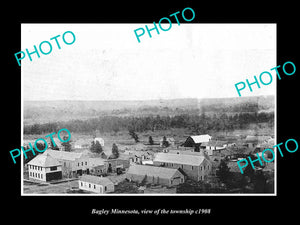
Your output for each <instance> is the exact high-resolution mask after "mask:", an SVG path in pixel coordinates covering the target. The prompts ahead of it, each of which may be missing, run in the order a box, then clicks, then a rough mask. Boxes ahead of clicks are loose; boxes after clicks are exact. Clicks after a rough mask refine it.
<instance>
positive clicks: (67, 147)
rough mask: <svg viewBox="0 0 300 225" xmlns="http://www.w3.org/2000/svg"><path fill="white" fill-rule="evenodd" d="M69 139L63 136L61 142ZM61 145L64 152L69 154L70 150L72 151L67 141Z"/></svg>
mask: <svg viewBox="0 0 300 225" xmlns="http://www.w3.org/2000/svg"><path fill="white" fill-rule="evenodd" d="M68 138H69V137H67V136H64V137H63V140H67V139H68ZM61 145H62V146H63V147H64V151H66V152H71V150H72V145H71V143H70V142H69V141H68V142H63V143H61Z"/></svg>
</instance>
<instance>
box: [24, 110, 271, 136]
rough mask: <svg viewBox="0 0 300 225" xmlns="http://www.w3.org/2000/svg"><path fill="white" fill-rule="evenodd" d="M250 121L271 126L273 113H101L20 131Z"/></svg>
mask: <svg viewBox="0 0 300 225" xmlns="http://www.w3.org/2000/svg"><path fill="white" fill-rule="evenodd" d="M251 123H267V124H268V126H269V127H273V126H274V113H273V112H272V113H265V112H261V113H256V112H255V113H237V114H235V115H227V114H226V113H221V114H213V115H211V114H210V115H206V114H205V113H202V114H200V115H189V114H182V115H176V116H159V115H157V116H144V117H134V116H126V117H118V116H101V117H99V118H93V119H87V120H70V121H67V122H63V121H61V122H53V123H52V122H49V123H44V124H33V125H25V126H24V134H43V133H51V132H57V131H58V130H59V129H61V128H67V129H68V130H70V131H72V132H94V131H96V130H98V131H100V132H118V131H123V130H129V131H135V132H143V131H150V130H151V131H156V130H167V129H170V128H188V129H190V130H191V131H193V132H198V133H205V132H207V131H230V130H234V129H243V128H247V127H248V125H249V124H251Z"/></svg>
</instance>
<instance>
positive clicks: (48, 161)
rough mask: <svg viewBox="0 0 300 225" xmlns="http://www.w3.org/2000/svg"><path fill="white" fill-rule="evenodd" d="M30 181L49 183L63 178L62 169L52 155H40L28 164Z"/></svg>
mask: <svg viewBox="0 0 300 225" xmlns="http://www.w3.org/2000/svg"><path fill="white" fill-rule="evenodd" d="M27 167H28V173H29V179H34V180H39V181H43V182H48V181H51V180H59V179H61V178H62V167H61V164H60V162H59V161H58V160H56V159H55V158H53V157H51V156H50V154H47V153H46V154H39V155H37V156H36V157H35V158H33V159H32V160H30V161H29V162H28V163H27Z"/></svg>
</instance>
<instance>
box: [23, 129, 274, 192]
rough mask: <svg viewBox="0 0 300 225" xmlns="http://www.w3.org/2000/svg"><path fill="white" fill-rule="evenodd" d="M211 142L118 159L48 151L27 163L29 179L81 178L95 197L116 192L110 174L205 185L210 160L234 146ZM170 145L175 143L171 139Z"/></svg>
mask: <svg viewBox="0 0 300 225" xmlns="http://www.w3.org/2000/svg"><path fill="white" fill-rule="evenodd" d="M211 139H212V137H211V136H210V135H207V134H205V135H198V136H189V137H188V138H187V139H186V141H185V142H184V143H183V144H181V146H176V147H175V144H174V143H175V142H174V143H172V144H171V147H170V148H167V149H164V150H163V151H162V152H157V153H153V152H150V151H137V150H125V151H122V152H121V153H120V154H119V157H118V158H115V159H110V158H106V157H103V158H102V157H97V158H95V157H91V156H90V155H89V154H88V151H83V152H81V153H77V152H66V151H58V150H50V149H48V150H46V151H45V152H44V153H43V154H39V155H37V156H36V157H35V158H33V159H32V160H31V161H29V162H28V163H27V168H28V174H29V179H33V180H36V181H40V182H49V181H52V180H59V179H64V178H72V177H79V179H78V186H79V189H82V190H84V191H88V192H94V193H109V192H114V183H113V182H112V181H111V180H110V179H109V178H108V177H106V176H105V175H106V174H109V173H116V174H117V175H116V176H118V174H120V173H123V172H125V177H126V178H127V179H128V180H129V181H134V182H139V183H140V182H143V183H145V184H147V183H148V184H158V185H162V186H167V187H173V186H176V185H179V184H182V183H184V182H185V180H186V178H189V179H192V180H195V181H205V180H207V178H208V177H210V176H211V175H212V174H213V173H214V170H213V162H212V160H211V158H210V157H211V156H213V155H215V154H217V153H220V152H222V151H223V150H225V149H226V148H228V147H232V145H234V144H228V143H226V142H224V141H217V140H211ZM271 139H272V138H271V137H270V138H263V141H262V140H257V139H255V138H254V139H251V137H250V136H249V137H248V138H246V140H247V141H246V144H248V143H250V144H253V143H254V144H253V145H255V144H256V147H259V148H262V147H264V146H266V145H268V143H269V142H270V141H272V140H271ZM97 140H98V141H99V139H97ZM100 141H101V140H100ZM170 141H172V142H173V140H172V139H170ZM255 141H256V142H255ZM273 141H274V140H273ZM101 143H102V142H101ZM102 144H103V145H104V143H102Z"/></svg>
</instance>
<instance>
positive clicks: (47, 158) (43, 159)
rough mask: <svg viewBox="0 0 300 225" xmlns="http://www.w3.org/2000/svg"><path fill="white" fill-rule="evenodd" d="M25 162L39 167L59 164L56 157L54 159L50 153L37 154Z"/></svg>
mask: <svg viewBox="0 0 300 225" xmlns="http://www.w3.org/2000/svg"><path fill="white" fill-rule="evenodd" d="M27 164H28V165H33V166H41V167H52V166H61V164H60V163H59V162H58V161H57V160H56V159H54V158H53V157H52V156H51V155H49V154H47V153H46V154H39V155H37V156H36V157H34V158H33V159H32V160H30V161H29V162H28V163H27Z"/></svg>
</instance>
